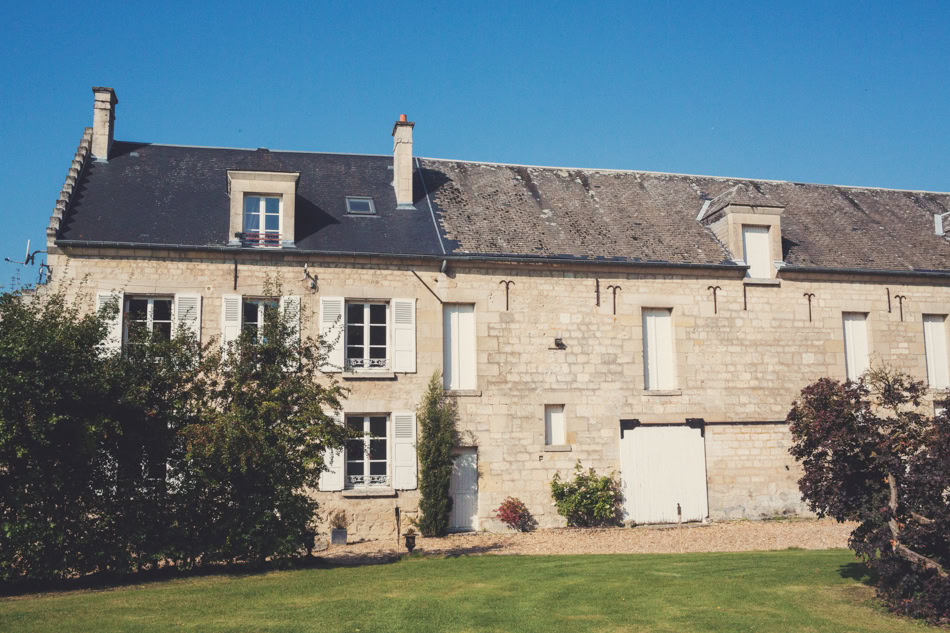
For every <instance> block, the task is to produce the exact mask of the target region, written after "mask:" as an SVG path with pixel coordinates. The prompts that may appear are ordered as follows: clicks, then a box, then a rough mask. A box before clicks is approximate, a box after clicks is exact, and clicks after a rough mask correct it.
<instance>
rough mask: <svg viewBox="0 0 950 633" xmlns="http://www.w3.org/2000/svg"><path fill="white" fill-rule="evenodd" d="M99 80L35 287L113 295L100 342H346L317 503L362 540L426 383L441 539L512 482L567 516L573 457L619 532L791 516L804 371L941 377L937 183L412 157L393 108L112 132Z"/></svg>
mask: <svg viewBox="0 0 950 633" xmlns="http://www.w3.org/2000/svg"><path fill="white" fill-rule="evenodd" d="M93 92H94V95H95V111H94V119H93V127H92V128H90V129H86V130H85V132H84V134H83V137H82V141H81V143H80V146H79V149H78V150H77V152H76V154H75V158H74V160H73V163H72V167H71V168H70V170H69V173H68V176H67V179H66V184H65V186H64V188H63V190H62V193H61V195H60V198H59V201H58V202H57V205H56V209H55V211H54V213H53V216H52V218H51V221H50V224H49V228H48V230H47V236H48V248H49V253H50V255H49V262H48V263H49V264H50V265H51V266H52V275H51V282H50V283H52V284H53V285H54V286H55V285H56V284H61V283H64V282H66V281H69V280H76V279H80V278H83V277H86V276H88V279H89V280H91V281H90V283H91V284H92V285H93V286H94V289H95V290H96V291H97V299H98V300H99V301H104V300H106V299H108V298H109V297H111V296H112V295H114V294H118V295H119V296H120V297H121V300H122V306H123V312H122V316H121V318H120V319H119V320H117V321H116V322H115V323H114V327H113V332H112V342H113V343H114V344H115V345H116V346H119V345H122V344H123V340H124V336H125V332H126V330H127V327H128V324H129V323H130V322H132V321H139V322H141V323H142V324H144V326H145V327H148V328H151V329H153V330H160V331H163V332H164V331H168V332H171V331H173V330H175V329H177V328H181V327H187V328H191V329H192V330H193V331H194V332H195V333H197V334H198V335H199V336H200V338H201V340H202V341H209V340H212V339H214V338H215V337H217V339H221V340H230V339H232V338H234V337H236V336H237V335H238V334H239V333H240V332H241V330H242V328H246V327H254V326H255V324H256V323H257V322H258V320H259V318H260V315H261V314H262V310H263V308H262V307H261V306H262V305H264V304H266V303H267V302H275V303H276V302H280V303H281V304H282V305H283V306H284V308H285V309H286V308H288V307H291V308H293V309H299V315H300V327H301V329H302V331H303V332H305V333H310V334H318V333H322V334H324V335H327V336H329V337H330V338H331V339H334V340H338V341H339V344H338V345H336V346H334V348H333V351H332V353H331V357H330V359H329V361H330V363H331V364H330V365H328V367H327V368H326V371H327V373H328V374H329V375H330V376H332V377H333V378H334V379H336V380H341V381H343V382H344V383H346V385H347V386H348V387H349V388H350V389H351V394H350V397H349V399H348V400H347V402H346V403H345V420H346V423H347V424H349V425H351V426H353V427H355V428H359V429H363V430H364V431H365V432H366V438H367V439H365V440H360V441H356V442H354V443H353V446H351V447H349V448H348V450H347V451H346V452H345V454H338V455H336V456H335V458H334V462H333V466H334V467H333V469H332V470H331V471H330V472H328V473H326V474H325V475H324V476H323V479H322V482H321V490H320V491H315V492H314V494H316V495H317V496H318V497H319V500H320V501H321V503H322V504H324V507H325V508H333V509H336V508H343V509H346V510H347V512H348V513H349V514H350V516H351V517H352V519H353V524H352V525H351V528H350V529H351V533H352V534H355V535H356V536H357V537H387V536H389V535H391V534H392V533H393V529H394V521H393V517H394V509H395V508H396V507H399V508H400V509H401V510H402V511H403V512H410V513H411V512H413V511H414V510H415V507H416V504H417V499H418V492H417V490H416V481H417V466H416V458H415V447H414V442H415V437H416V424H415V414H414V411H415V409H416V407H417V406H418V404H419V401H420V398H421V396H422V394H423V391H424V388H425V385H426V383H427V381H428V379H429V378H430V377H431V376H432V375H433V373H436V372H439V373H441V374H442V375H443V380H444V382H445V386H446V388H447V389H448V390H449V392H450V393H451V394H452V397H454V398H457V401H458V404H459V410H460V414H461V429H462V431H463V437H464V438H465V442H464V443H465V446H461V447H459V451H458V452H459V458H458V462H457V464H458V468H457V474H456V476H455V478H454V479H453V495H454V497H455V509H454V511H453V517H452V521H453V525H454V527H455V528H457V529H460V530H461V529H489V530H491V529H500V528H502V526H501V525H500V524H499V523H498V522H497V521H496V520H495V518H494V511H495V509H496V508H497V507H498V505H499V504H500V502H501V501H502V500H503V499H504V498H505V497H507V496H509V495H511V496H515V497H518V498H520V499H521V500H523V501H524V502H525V503H526V504H527V505H528V507H529V508H530V510H531V511H532V513H533V514H534V515H535V517H536V518H537V520H538V522H539V524H540V525H541V526H555V525H560V524H562V520H561V518H560V517H559V516H558V515H557V513H556V512H555V510H554V508H553V505H552V503H551V499H550V494H549V490H550V487H549V483H550V480H551V478H552V476H553V475H554V473H555V472H560V473H562V474H565V475H566V474H569V473H570V472H571V471H572V470H573V468H574V465H575V464H576V463H578V462H580V463H581V464H583V465H584V466H585V467H586V466H593V467H595V468H596V469H598V470H599V471H602V472H609V471H616V472H617V473H619V474H620V476H621V478H622V481H623V484H624V492H625V512H626V513H627V517H628V518H629V519H630V520H633V521H637V522H668V521H677V520H702V519H705V518H706V517H709V518H710V519H713V520H715V519H722V518H736V517H746V518H760V517H768V516H775V515H788V514H798V513H802V512H805V511H806V508H805V506H804V505H803V503H802V502H801V499H800V497H799V494H798V491H797V486H796V479H797V477H798V471H797V466H796V464H795V462H794V461H793V460H792V459H790V458H789V456H788V453H787V447H788V445H789V434H788V431H787V427H786V425H785V424H784V418H785V415H786V412H787V411H788V409H789V407H790V405H791V403H792V401H793V399H794V398H795V397H796V395H797V394H798V392H799V390H800V389H801V388H802V387H803V386H805V385H806V384H808V383H809V382H811V381H813V380H815V379H817V378H819V377H821V376H832V377H835V378H841V379H844V378H845V377H846V376H857V375H860V374H861V373H862V372H863V371H864V370H865V369H866V368H867V367H868V366H869V364H870V363H875V362H886V363H889V364H891V365H893V366H895V367H897V368H899V369H901V370H904V371H906V372H909V373H910V374H912V375H913V376H915V377H918V378H921V379H926V380H928V381H929V384H930V385H931V387H932V388H933V389H938V388H945V387H947V386H948V367H947V357H948V344H947V315H948V314H950V288H948V285H950V245H948V243H947V239H946V237H945V236H944V221H945V220H946V218H947V217H950V216H948V211H950V194H947V193H931V192H922V191H899V190H891V189H877V188H869V187H845V186H833V185H815V184H804V183H793V182H782V181H766V180H749V179H738V178H719V177H708V176H690V175H680V174H664V173H652V172H641V171H621V170H607V169H575V168H551V167H533V166H527V165H505V164H491V163H477V162H467V161H461V160H441V159H431V158H421V157H417V156H415V155H414V151H413V144H412V132H413V123H411V122H409V121H407V120H406V119H405V117H402V118H401V119H400V120H399V121H396V123H395V125H394V127H393V130H392V137H393V154H392V155H391V156H390V155H380V156H375V155H374V156H368V155H352V154H328V153H314V152H294V151H268V150H267V149H256V150H252V149H223V148H211V147H183V146H172V145H161V144H157V143H131V142H121V141H114V140H113V128H114V125H113V123H114V119H115V107H116V104H117V99H116V97H115V94H114V92H113V91H112V90H111V89H109V88H94V89H93ZM387 131H388V130H387ZM381 132H382V130H381ZM268 279H271V280H274V279H279V280H280V281H281V283H282V288H283V290H282V294H284V295H285V296H284V297H268V296H265V293H264V287H265V283H266V281H267V280H268ZM89 308H90V309H93V308H94V306H93V305H91V304H90V306H89ZM931 406H932V405H931ZM367 449H368V450H367Z"/></svg>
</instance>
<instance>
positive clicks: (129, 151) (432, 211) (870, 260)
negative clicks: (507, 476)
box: [58, 141, 950, 271]
mask: <svg viewBox="0 0 950 633" xmlns="http://www.w3.org/2000/svg"><path fill="white" fill-rule="evenodd" d="M416 164H417V165H418V166H419V168H420V169H417V170H416V173H415V180H414V187H413V189H414V196H415V203H414V204H415V206H416V210H415V211H411V210H409V211H407V210H403V209H397V208H396V200H395V195H394V191H393V188H392V185H391V183H392V178H393V172H392V157H391V156H365V155H350V154H322V153H305V152H283V151H279V152H278V151H267V150H242V149H221V148H208V147H179V146H169V145H157V144H147V143H128V142H119V141H117V142H115V143H114V145H113V156H112V158H111V159H110V160H109V162H108V163H103V162H89V163H87V165H86V167H85V169H84V170H83V173H82V175H81V177H80V179H79V182H78V183H77V184H76V187H75V190H74V192H73V195H72V198H71V200H70V202H69V208H68V209H67V211H66V213H65V218H64V220H63V222H62V225H61V226H60V229H59V233H58V241H66V242H67V243H79V242H95V243H103V242H118V243H137V244H146V245H184V246H220V247H223V246H224V245H226V244H227V241H228V237H229V236H228V208H229V199H228V191H227V171H228V170H229V169H242V170H259V171H294V172H299V173H300V179H299V182H298V191H297V200H296V208H297V217H296V236H295V242H296V245H297V247H298V248H299V249H302V250H307V251H322V252H352V253H366V254H384V255H385V254H405V255H426V256H439V255H441V254H443V249H444V252H446V253H448V255H450V256H471V257H500V258H505V257H527V258H541V259H544V258H556V259H561V260H563V259H579V260H601V261H603V260H608V261H625V262H665V263H673V264H684V265H709V264H713V265H721V264H729V263H730V258H731V256H730V254H729V253H728V252H727V251H726V249H725V248H724V246H723V245H722V244H720V242H719V241H718V240H717V239H716V238H715V236H714V235H713V234H712V232H711V231H710V230H709V229H708V228H707V227H706V226H704V225H703V224H702V223H700V222H698V221H697V216H698V215H699V213H700V211H701V210H702V208H703V206H704V205H705V204H706V203H707V202H709V203H710V204H709V205H706V207H707V208H706V213H705V216H706V217H709V216H710V215H711V214H712V213H714V212H715V211H716V210H719V209H721V208H722V207H723V206H725V204H729V203H730V202H731V203H736V204H756V205H760V206H784V207H785V212H784V215H783V216H782V237H783V240H782V242H783V251H784V253H783V256H784V260H785V261H786V263H787V264H789V265H792V266H803V267H819V268H838V269H871V270H894V271H914V270H917V271H938V270H940V271H947V270H950V243H948V241H947V240H946V239H944V238H943V237H939V236H937V235H935V234H934V230H933V226H934V221H933V215H934V214H939V213H947V212H948V211H950V193H928V192H915V191H901V190H889V189H873V188H861V187H843V186H833V185H814V184H801V183H792V182H780V181H763V180H746V179H734V178H716V177H709V176H690V175H681V174H663V173H653V172H639V171H611V170H595V169H563V168H553V167H529V166H519V165H502V164H489V163H472V162H464V161H453V160H442V159H431V158H420V159H418V160H417V163H416ZM348 195H350V196H372V197H373V198H374V201H375V205H376V209H377V215H376V216H375V217H365V216H349V215H347V214H346V205H345V197H346V196H348ZM714 207H718V208H715V209H714Z"/></svg>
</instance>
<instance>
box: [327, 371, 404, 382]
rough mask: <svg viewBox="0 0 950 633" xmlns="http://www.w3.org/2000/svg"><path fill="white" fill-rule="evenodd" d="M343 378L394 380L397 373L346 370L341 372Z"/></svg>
mask: <svg viewBox="0 0 950 633" xmlns="http://www.w3.org/2000/svg"><path fill="white" fill-rule="evenodd" d="M340 377H341V378H343V380H392V379H393V378H395V377H396V373H395V372H392V371H345V372H343V373H342V374H340Z"/></svg>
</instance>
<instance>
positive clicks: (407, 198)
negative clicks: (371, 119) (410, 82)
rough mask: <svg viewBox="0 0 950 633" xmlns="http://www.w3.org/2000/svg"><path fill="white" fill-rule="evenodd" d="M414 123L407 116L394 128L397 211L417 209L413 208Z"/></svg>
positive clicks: (394, 172) (394, 178)
mask: <svg viewBox="0 0 950 633" xmlns="http://www.w3.org/2000/svg"><path fill="white" fill-rule="evenodd" d="M414 125H415V123H413V122H412V121H407V120H406V115H405V114H400V115H399V120H398V121H396V124H395V125H394V126H393V188H394V189H395V190H396V208H397V209H415V207H414V206H412V202H413V198H412V127H413V126H414Z"/></svg>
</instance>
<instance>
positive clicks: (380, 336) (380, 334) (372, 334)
mask: <svg viewBox="0 0 950 633" xmlns="http://www.w3.org/2000/svg"><path fill="white" fill-rule="evenodd" d="M360 340H362V339H360ZM369 344H370V345H385V344H386V326H385V325H371V326H370V328H369Z"/></svg>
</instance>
